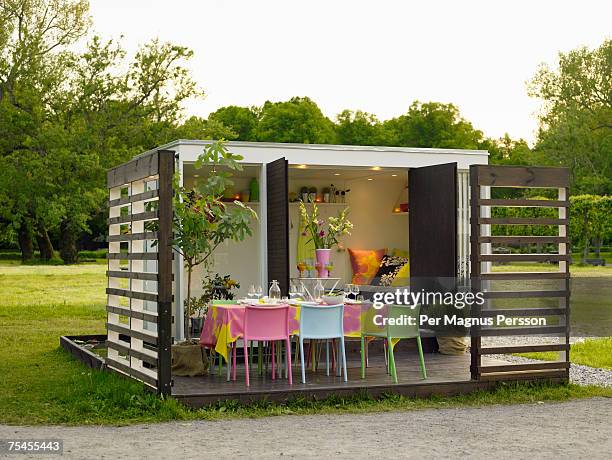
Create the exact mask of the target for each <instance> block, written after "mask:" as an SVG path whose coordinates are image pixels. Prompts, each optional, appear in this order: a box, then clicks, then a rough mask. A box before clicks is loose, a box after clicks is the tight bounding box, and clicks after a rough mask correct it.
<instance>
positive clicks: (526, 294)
mask: <svg viewBox="0 0 612 460" xmlns="http://www.w3.org/2000/svg"><path fill="white" fill-rule="evenodd" d="M483 294H484V296H485V298H486V299H528V298H536V297H565V296H567V291H564V290H563V291H486V292H484V293H483Z"/></svg>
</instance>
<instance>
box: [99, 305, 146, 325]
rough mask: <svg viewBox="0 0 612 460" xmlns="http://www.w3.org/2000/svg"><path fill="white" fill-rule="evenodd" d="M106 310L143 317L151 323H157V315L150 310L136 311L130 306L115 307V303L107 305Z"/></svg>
mask: <svg viewBox="0 0 612 460" xmlns="http://www.w3.org/2000/svg"><path fill="white" fill-rule="evenodd" d="M106 311H108V312H110V313H116V314H118V315H123V316H129V317H130V318H135V319H142V320H144V321H149V322H151V323H157V315H156V314H154V313H151V312H148V311H146V312H145V311H134V310H132V309H130V308H124V307H115V306H113V305H107V306H106Z"/></svg>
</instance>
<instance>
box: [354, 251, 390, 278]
mask: <svg viewBox="0 0 612 460" xmlns="http://www.w3.org/2000/svg"><path fill="white" fill-rule="evenodd" d="M348 252H349V255H350V257H351V266H352V267H353V281H352V282H353V284H370V282H371V281H372V278H374V275H376V272H377V271H378V267H379V266H380V261H381V260H382V259H383V257H384V255H385V253H386V252H387V250H386V249H350V248H349V250H348Z"/></svg>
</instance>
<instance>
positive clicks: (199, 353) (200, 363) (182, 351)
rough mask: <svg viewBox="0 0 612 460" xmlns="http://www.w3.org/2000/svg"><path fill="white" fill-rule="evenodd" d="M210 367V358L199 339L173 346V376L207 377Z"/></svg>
mask: <svg viewBox="0 0 612 460" xmlns="http://www.w3.org/2000/svg"><path fill="white" fill-rule="evenodd" d="M208 367H209V362H208V356H207V355H206V353H205V351H204V349H203V348H202V347H201V346H200V344H199V343H198V340H197V339H192V340H191V341H185V342H181V343H178V344H176V345H172V375H179V376H183V377H195V376H196V375H206V374H207V373H208Z"/></svg>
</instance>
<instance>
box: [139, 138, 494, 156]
mask: <svg viewBox="0 0 612 460" xmlns="http://www.w3.org/2000/svg"><path fill="white" fill-rule="evenodd" d="M211 142H212V140H196V139H177V140H174V141H172V142H169V143H167V144H164V145H162V146H159V147H157V148H155V149H152V150H148V151H146V152H143V153H141V154H140V155H137V156H142V155H146V154H148V153H150V152H154V151H156V150H169V149H171V148H172V147H177V146H179V145H202V146H203V145H207V144H210V143H211ZM226 145H227V146H228V147H232V146H233V147H262V148H279V149H310V150H337V151H371V152H399V153H446V154H456V155H487V156H489V151H488V150H468V149H443V148H423V147H384V146H372V145H334V144H292V143H281V142H247V141H228V142H226Z"/></svg>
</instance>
